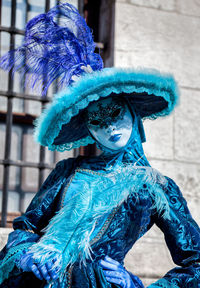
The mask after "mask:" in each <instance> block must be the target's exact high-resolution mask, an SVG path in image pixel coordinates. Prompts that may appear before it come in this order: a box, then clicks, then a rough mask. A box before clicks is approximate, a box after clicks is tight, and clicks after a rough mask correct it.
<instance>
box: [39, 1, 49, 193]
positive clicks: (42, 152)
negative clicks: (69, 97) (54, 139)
mask: <svg viewBox="0 0 200 288" xmlns="http://www.w3.org/2000/svg"><path fill="white" fill-rule="evenodd" d="M49 9H50V0H46V1H45V12H48V10H49ZM47 69H48V68H47ZM45 76H46V73H45V71H44V73H43V78H44V79H43V81H44V83H45V82H46V77H45ZM44 98H46V96H45V97H44ZM44 108H45V107H44V104H43V105H42V110H43V109H44ZM44 163H45V147H44V146H40V164H41V167H39V181H38V186H39V187H38V188H40V186H41V185H42V183H43V182H44V178H45V170H44V169H45V168H44V167H43V164H44Z"/></svg>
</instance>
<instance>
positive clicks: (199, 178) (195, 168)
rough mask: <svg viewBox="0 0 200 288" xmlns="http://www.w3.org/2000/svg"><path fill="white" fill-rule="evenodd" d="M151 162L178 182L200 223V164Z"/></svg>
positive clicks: (190, 208)
mask: <svg viewBox="0 0 200 288" xmlns="http://www.w3.org/2000/svg"><path fill="white" fill-rule="evenodd" d="M150 163H151V165H152V166H153V167H154V168H156V169H158V170H159V171H160V172H161V173H162V174H164V175H166V176H169V177H170V178H172V179H173V180H174V181H175V182H176V184H177V185H178V186H179V188H180V190H181V191H182V193H183V196H184V197H185V199H186V200H187V202H188V207H189V210H190V211H191V213H192V216H193V217H194V219H195V220H196V221H197V222H198V223H199V224H200V211H199V203H200V197H199V190H200V165H199V164H191V163H183V162H177V161H162V160H151V161H150Z"/></svg>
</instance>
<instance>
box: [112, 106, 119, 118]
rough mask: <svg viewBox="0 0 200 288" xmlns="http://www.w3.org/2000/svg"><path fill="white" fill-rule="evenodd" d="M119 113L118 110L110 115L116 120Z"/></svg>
mask: <svg viewBox="0 0 200 288" xmlns="http://www.w3.org/2000/svg"><path fill="white" fill-rule="evenodd" d="M120 112H121V109H120V108H118V109H116V110H115V111H114V112H113V113H112V118H116V117H117V116H119V114H120Z"/></svg>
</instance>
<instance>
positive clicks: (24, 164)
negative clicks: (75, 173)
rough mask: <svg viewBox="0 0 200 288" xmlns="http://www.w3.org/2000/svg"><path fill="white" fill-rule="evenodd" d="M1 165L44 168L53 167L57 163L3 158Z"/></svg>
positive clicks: (0, 160) (0, 161)
mask: <svg viewBox="0 0 200 288" xmlns="http://www.w3.org/2000/svg"><path fill="white" fill-rule="evenodd" d="M0 165H4V166H16V167H29V168H43V169H50V170H51V169H53V168H54V166H55V165H53V164H47V163H34V162H26V161H22V160H16V161H14V160H9V159H7V160H2V159H0Z"/></svg>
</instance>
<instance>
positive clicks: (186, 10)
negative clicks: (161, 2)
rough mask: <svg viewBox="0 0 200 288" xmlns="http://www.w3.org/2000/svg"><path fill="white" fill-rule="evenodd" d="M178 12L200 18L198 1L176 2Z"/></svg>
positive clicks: (182, 0) (179, 0) (183, 0)
mask: <svg viewBox="0 0 200 288" xmlns="http://www.w3.org/2000/svg"><path fill="white" fill-rule="evenodd" d="M176 1H177V10H178V12H180V13H182V14H186V15H193V16H200V2H199V0H190V1H188V0H176Z"/></svg>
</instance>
